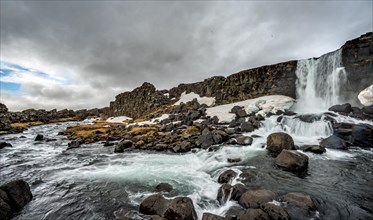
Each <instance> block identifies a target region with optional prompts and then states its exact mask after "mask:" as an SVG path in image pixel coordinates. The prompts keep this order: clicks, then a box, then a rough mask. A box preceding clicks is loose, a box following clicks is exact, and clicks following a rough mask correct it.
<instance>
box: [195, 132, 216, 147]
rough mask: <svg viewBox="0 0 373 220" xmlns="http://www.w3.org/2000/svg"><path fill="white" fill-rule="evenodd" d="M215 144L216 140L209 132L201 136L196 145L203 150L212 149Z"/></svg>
mask: <svg viewBox="0 0 373 220" xmlns="http://www.w3.org/2000/svg"><path fill="white" fill-rule="evenodd" d="M213 144H214V138H213V136H212V134H211V132H208V133H205V134H203V133H202V135H201V136H199V137H198V139H197V141H196V145H197V146H199V147H201V148H203V149H207V148H208V147H210V146H211V145H213Z"/></svg>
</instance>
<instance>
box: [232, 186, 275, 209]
mask: <svg viewBox="0 0 373 220" xmlns="http://www.w3.org/2000/svg"><path fill="white" fill-rule="evenodd" d="M275 198H276V194H275V193H274V192H272V191H270V190H266V189H259V190H251V191H247V192H245V193H244V194H242V196H241V197H240V199H239V201H238V203H239V204H240V205H242V206H243V207H244V208H247V209H248V208H260V206H261V205H264V204H265V203H267V202H271V201H273V200H274V199H275Z"/></svg>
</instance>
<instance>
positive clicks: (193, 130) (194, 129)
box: [182, 126, 200, 134]
mask: <svg viewBox="0 0 373 220" xmlns="http://www.w3.org/2000/svg"><path fill="white" fill-rule="evenodd" d="M196 132H200V130H199V128H197V127H196V126H189V127H188V128H187V129H185V130H183V131H182V134H192V133H196Z"/></svg>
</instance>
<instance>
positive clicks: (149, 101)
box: [110, 82, 170, 118]
mask: <svg viewBox="0 0 373 220" xmlns="http://www.w3.org/2000/svg"><path fill="white" fill-rule="evenodd" d="M169 101H170V100H169V98H168V97H167V96H166V95H165V94H164V93H163V92H161V91H157V90H156V89H155V87H154V85H152V84H150V83H147V82H145V83H143V84H142V86H140V87H138V88H136V89H134V90H133V91H131V92H124V93H121V94H119V95H117V96H116V97H115V101H114V102H111V103H110V109H111V114H112V115H114V116H118V115H126V116H129V117H132V118H139V117H141V116H143V115H145V114H148V113H151V112H153V111H154V110H156V109H158V108H159V107H160V106H163V105H165V104H167V103H169Z"/></svg>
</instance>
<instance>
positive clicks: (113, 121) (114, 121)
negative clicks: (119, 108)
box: [106, 116, 132, 123]
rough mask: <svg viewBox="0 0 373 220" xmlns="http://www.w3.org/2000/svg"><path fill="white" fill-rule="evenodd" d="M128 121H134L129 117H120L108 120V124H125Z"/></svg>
mask: <svg viewBox="0 0 373 220" xmlns="http://www.w3.org/2000/svg"><path fill="white" fill-rule="evenodd" d="M126 120H132V118H130V117H127V116H118V117H110V118H108V119H107V120H106V122H110V123H125V122H124V121H126Z"/></svg>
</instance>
